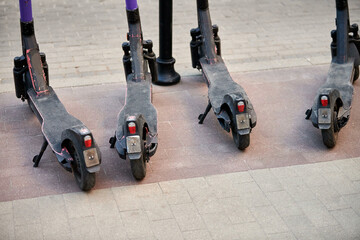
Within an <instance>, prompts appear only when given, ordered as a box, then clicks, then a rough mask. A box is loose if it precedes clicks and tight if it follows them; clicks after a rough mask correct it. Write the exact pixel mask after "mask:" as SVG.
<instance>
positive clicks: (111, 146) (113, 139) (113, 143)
mask: <svg viewBox="0 0 360 240" xmlns="http://www.w3.org/2000/svg"><path fill="white" fill-rule="evenodd" d="M109 143H110V148H114V147H115V143H116V134H115V135H114V136H113V137H111V138H110V140H109Z"/></svg>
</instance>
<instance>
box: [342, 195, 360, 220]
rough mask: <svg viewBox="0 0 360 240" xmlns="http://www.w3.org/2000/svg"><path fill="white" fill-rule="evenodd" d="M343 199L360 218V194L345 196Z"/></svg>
mask: <svg viewBox="0 0 360 240" xmlns="http://www.w3.org/2000/svg"><path fill="white" fill-rule="evenodd" d="M342 198H343V199H344V200H345V202H346V203H347V206H350V207H351V208H352V209H353V210H354V211H355V212H356V213H357V214H358V215H359V216H360V201H359V199H360V194H350V195H345V196H342ZM344 205H345V204H344Z"/></svg>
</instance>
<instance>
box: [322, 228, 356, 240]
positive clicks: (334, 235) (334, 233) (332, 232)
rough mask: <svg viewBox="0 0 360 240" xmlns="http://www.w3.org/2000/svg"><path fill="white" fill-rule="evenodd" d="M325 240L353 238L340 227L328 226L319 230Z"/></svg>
mask: <svg viewBox="0 0 360 240" xmlns="http://www.w3.org/2000/svg"><path fill="white" fill-rule="evenodd" d="M318 231H319V232H320V233H321V234H322V236H323V237H324V238H325V239H334V240H335V239H351V236H350V235H349V234H348V233H347V232H346V231H345V230H344V229H343V228H342V227H341V226H340V225H335V226H328V227H321V228H318Z"/></svg>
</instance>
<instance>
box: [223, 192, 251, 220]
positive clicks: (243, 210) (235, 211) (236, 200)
mask: <svg viewBox="0 0 360 240" xmlns="http://www.w3.org/2000/svg"><path fill="white" fill-rule="evenodd" d="M220 203H221V205H222V206H223V209H224V212H225V214H226V216H228V218H229V220H230V221H231V223H232V224H237V223H245V222H254V221H255V218H254V216H253V214H252V213H251V211H250V209H249V207H248V206H246V205H245V203H244V200H243V199H242V198H240V197H232V198H223V199H220Z"/></svg>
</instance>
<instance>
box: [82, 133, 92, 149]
mask: <svg viewBox="0 0 360 240" xmlns="http://www.w3.org/2000/svg"><path fill="white" fill-rule="evenodd" d="M84 144H85V147H87V148H89V147H91V145H92V138H91V136H90V135H87V136H85V137H84Z"/></svg>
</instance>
